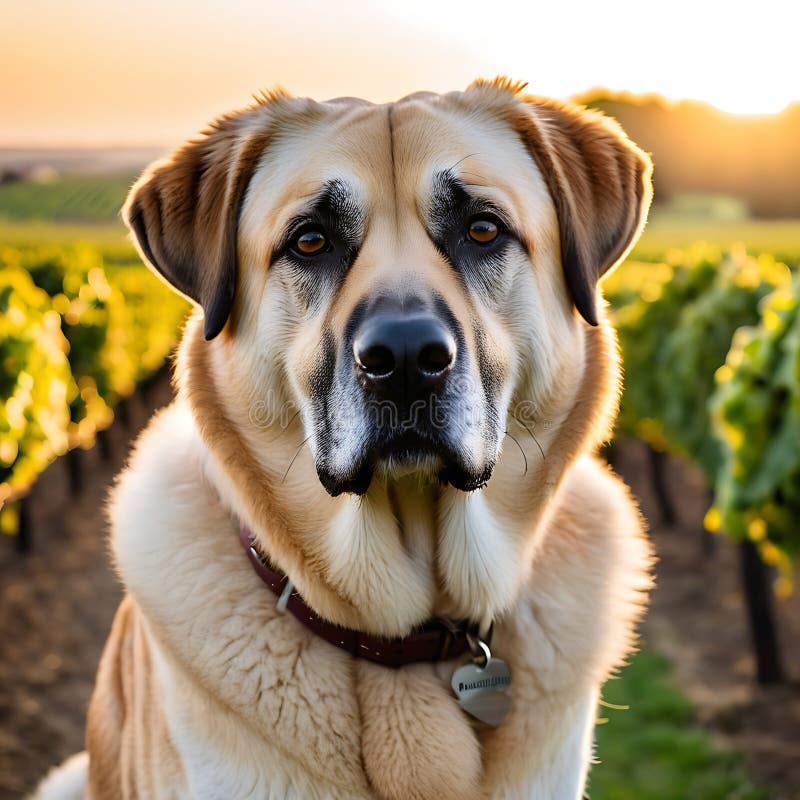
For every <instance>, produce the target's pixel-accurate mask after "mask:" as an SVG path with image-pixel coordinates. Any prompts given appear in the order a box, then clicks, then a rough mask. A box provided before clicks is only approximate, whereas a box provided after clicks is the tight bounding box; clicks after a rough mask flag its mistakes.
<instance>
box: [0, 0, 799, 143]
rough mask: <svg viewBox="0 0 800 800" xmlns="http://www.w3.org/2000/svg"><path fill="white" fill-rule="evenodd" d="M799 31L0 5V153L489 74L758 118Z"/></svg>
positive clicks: (682, 21) (769, 5)
mask: <svg viewBox="0 0 800 800" xmlns="http://www.w3.org/2000/svg"><path fill="white" fill-rule="evenodd" d="M799 28H800V7H798V4H797V3H796V2H787V0H759V2H756V3H735V4H734V3H730V2H729V1H728V2H724V3H723V2H707V1H705V0H693V1H692V2H686V0H674V2H670V3H655V2H654V3H645V2H641V0H636V1H635V2H634V1H633V0H630V1H627V0H624V1H623V0H621V1H612V0H609V1H608V2H592V3H588V2H587V3H580V4H578V3H570V2H565V1H564V0H554V1H553V2H547V3H541V2H536V0H526V1H525V2H508V1H507V0H484V1H483V2H477V1H476V0H458V2H450V0H447V1H445V0H404V2H380V0H373V2H369V1H368V0H328V2H310V0H280V2H275V0H260V1H257V0H229V1H228V2H227V3H224V2H218V1H217V0H214V1H213V2H209V1H207V0H136V2H135V3H120V2H117V1H116V0H73V1H72V2H69V1H67V2H65V0H2V2H0V146H39V145H74V144H80V145H108V144H140V143H141V144H157V145H162V144H171V143H174V142H176V141H178V140H180V139H183V138H185V137H186V136H187V135H189V134H191V133H192V132H194V131H195V130H197V129H198V128H200V127H202V126H203V125H204V123H205V122H206V121H207V120H209V119H210V118H212V117H213V116H214V115H216V114H218V113H220V112H222V111H226V110H228V109H231V108H234V107H236V106H239V105H242V104H244V103H247V102H248V100H249V98H250V96H251V95H252V94H253V93H254V92H256V91H258V90H259V89H264V88H269V87H271V86H275V85H281V86H283V87H285V88H286V89H288V90H289V91H291V92H292V93H294V94H307V95H311V96H314V97H318V98H321V99H324V98H327V97H332V96H337V95H342V94H347V95H359V96H363V97H367V98H369V99H371V100H376V101H385V100H390V99H393V98H396V97H398V96H401V95H403V94H407V93H408V92H411V91H415V90H418V89H431V90H435V91H446V90H449V89H454V88H463V87H464V86H466V84H468V83H469V82H470V81H471V80H472V79H473V78H475V77H478V76H484V77H493V76H494V75H497V74H507V75H510V76H512V77H513V78H515V79H520V80H527V81H528V82H529V84H530V86H529V88H530V90H531V91H533V92H535V93H537V94H544V95H550V96H555V97H567V96H569V95H572V94H575V93H578V92H583V91H585V90H587V89H590V88H592V87H595V86H605V87H608V88H610V89H614V90H622V89H626V90H630V91H632V92H635V93H649V92H657V93H660V94H663V95H665V96H666V97H668V98H672V99H679V98H684V97H687V98H695V99H700V100H705V101H707V102H709V103H712V104H714V105H716V106H718V107H720V108H722V109H724V110H727V111H731V112H735V113H768V112H773V111H779V110H781V109H782V108H783V107H784V106H785V105H786V104H788V103H789V102H791V101H792V100H797V99H800V61H798V55H797V53H798V51H797V32H798V29H799Z"/></svg>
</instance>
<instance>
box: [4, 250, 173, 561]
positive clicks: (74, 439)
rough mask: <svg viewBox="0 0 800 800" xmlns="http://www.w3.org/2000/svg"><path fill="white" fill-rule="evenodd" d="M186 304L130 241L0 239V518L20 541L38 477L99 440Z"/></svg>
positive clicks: (149, 370)
mask: <svg viewBox="0 0 800 800" xmlns="http://www.w3.org/2000/svg"><path fill="white" fill-rule="evenodd" d="M186 311H187V304H186V303H185V302H184V301H182V300H181V299H180V298H178V297H177V296H176V295H175V294H174V293H173V292H171V291H169V290H168V289H167V288H166V287H164V286H163V285H162V284H161V283H160V282H158V281H156V280H154V279H153V278H152V277H151V276H150V275H149V273H147V271H146V270H145V269H144V267H143V266H142V265H141V263H140V262H139V261H138V258H137V256H136V254H135V252H134V251H133V248H132V247H130V246H127V247H126V248H116V249H109V250H104V249H103V248H102V247H99V246H97V245H94V244H90V243H72V244H69V245H37V246H17V247H8V246H6V247H2V248H0V403H2V406H1V408H2V413H1V414H0V504H2V512H0V527H2V530H3V531H4V532H5V533H10V534H18V535H19V539H18V541H19V543H20V545H21V546H22V547H24V546H25V544H26V539H27V536H28V533H29V532H28V531H27V530H26V526H25V520H26V517H25V514H24V498H25V496H26V495H27V494H28V492H29V491H30V489H31V487H32V485H33V484H34V482H35V481H36V478H37V476H38V475H39V474H40V473H41V472H42V471H43V470H44V468H45V467H47V465H48V464H49V463H50V462H51V461H53V459H55V458H56V457H58V456H63V455H66V454H68V453H69V452H70V451H73V450H75V449H76V448H83V449H86V448H89V447H91V446H92V445H93V444H94V443H95V439H96V437H97V435H98V433H99V432H101V431H103V430H105V429H106V428H108V426H109V425H110V424H111V422H112V421H113V419H114V412H115V409H116V408H117V407H118V406H119V404H120V402H121V401H123V400H124V399H125V398H127V397H129V396H130V395H131V394H132V393H133V392H134V390H135V389H136V387H137V385H140V384H142V383H143V382H145V381H147V380H148V379H149V378H151V376H153V375H154V374H155V373H156V372H157V371H158V370H159V369H160V368H161V367H162V365H163V364H164V361H165V359H166V357H167V356H168V354H169V353H170V351H171V349H172V347H173V345H174V343H175V340H176V337H177V332H178V329H179V325H180V322H181V319H182V318H183V316H184V315H185V314H186Z"/></svg>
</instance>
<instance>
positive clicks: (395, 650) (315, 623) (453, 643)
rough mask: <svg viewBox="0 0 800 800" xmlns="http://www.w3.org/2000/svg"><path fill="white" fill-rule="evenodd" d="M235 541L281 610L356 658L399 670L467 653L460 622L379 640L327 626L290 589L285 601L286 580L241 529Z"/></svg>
mask: <svg viewBox="0 0 800 800" xmlns="http://www.w3.org/2000/svg"><path fill="white" fill-rule="evenodd" d="M239 540H240V541H241V543H242V546H243V547H244V549H245V552H246V553H247V556H248V558H249V559H250V563H251V564H252V565H253V569H254V570H255V571H256V574H257V575H258V577H259V578H261V580H262V581H264V583H266V584H267V586H269V588H270V589H272V591H273V592H274V593H275V594H276V595H277V596H278V597H282V599H283V600H284V601H285V608H286V609H288V610H289V611H291V612H292V614H294V616H295V617H296V618H297V620H298V621H299V622H301V623H302V624H303V625H305V626H306V627H307V628H308V629H309V630H310V631H313V632H314V633H315V634H316V635H317V636H319V637H320V638H322V639H324V640H325V641H326V642H330V643H331V644H332V645H335V646H336V647H339V648H341V649H342V650H346V651H347V652H348V653H350V655H352V656H355V657H356V658H364V659H366V660H367V661H373V662H375V663H376V664H382V665H383V666H386V667H402V666H403V665H404V664H414V663H416V662H419V661H444V660H446V659H448V658H455V657H456V656H460V655H462V654H463V653H465V652H467V650H468V649H469V645H468V642H467V633H468V632H471V630H470V627H469V625H468V623H467V622H463V621H462V622H452V621H451V620H446V619H432V620H430V621H429V622H426V623H425V624H424V625H422V626H420V627H419V628H417V629H416V630H414V631H413V632H412V633H410V634H409V635H408V636H404V637H403V638H401V639H383V638H381V637H379V636H372V635H370V634H367V633H362V632H361V631H356V630H351V629H349V628H341V627H339V626H338V625H335V624H334V623H332V622H328V621H327V620H325V619H322V618H321V617H320V616H319V615H318V614H317V613H316V612H315V611H313V610H312V609H311V608H309V607H308V606H307V605H306V603H305V601H304V600H303V598H302V597H301V596H300V595H299V593H298V592H296V591H294V589H293V588H290V589H289V590H288V591H289V592H290V593H289V594H288V598H287V597H286V596H285V590H286V589H287V584H288V578H287V577H286V575H284V574H283V573H282V572H281V571H280V570H277V569H275V568H274V567H272V566H271V565H270V563H269V560H268V559H267V558H265V557H264V556H262V555H261V554H260V553H259V551H258V549H257V547H256V544H255V541H254V539H253V535H252V534H251V533H250V531H249V530H248V529H247V528H246V527H245V526H242V527H241V528H240V529H239Z"/></svg>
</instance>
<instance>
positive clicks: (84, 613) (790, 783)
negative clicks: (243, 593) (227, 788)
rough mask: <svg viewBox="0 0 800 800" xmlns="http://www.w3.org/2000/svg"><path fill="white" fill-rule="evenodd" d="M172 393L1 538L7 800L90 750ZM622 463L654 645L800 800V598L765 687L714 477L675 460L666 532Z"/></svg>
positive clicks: (622, 458)
mask: <svg viewBox="0 0 800 800" xmlns="http://www.w3.org/2000/svg"><path fill="white" fill-rule="evenodd" d="M169 399H170V388H169V383H168V381H167V380H166V377H163V378H162V379H160V380H159V381H158V382H156V383H155V384H154V386H153V387H152V389H151V391H150V392H149V393H148V395H147V397H146V398H144V399H143V398H138V399H137V400H136V401H135V402H134V404H133V407H132V409H131V413H130V414H129V417H130V422H129V424H128V426H127V427H126V426H123V425H121V424H119V423H116V424H115V425H114V426H113V427H112V429H111V431H110V432H109V439H110V443H111V458H110V459H109V460H103V459H102V458H101V457H100V454H99V452H97V448H95V450H92V451H90V452H87V453H82V454H81V455H82V461H83V473H84V480H85V486H84V489H83V491H82V492H81V494H80V496H79V497H78V498H77V499H73V498H71V497H70V496H69V492H68V486H67V480H66V470H65V468H64V465H63V463H58V462H57V463H55V464H54V465H53V466H52V467H51V468H50V469H49V470H48V471H47V472H46V473H45V474H44V475H43V476H42V478H41V480H40V481H39V482H38V484H37V487H36V490H35V498H34V500H33V502H32V503H31V507H32V513H33V528H34V537H35V538H34V544H33V551H32V552H31V553H30V554H29V555H27V556H20V555H18V554H17V553H16V552H15V551H14V549H13V546H12V543H11V542H10V541H5V540H0V800H11V798H20V797H22V796H24V794H25V793H26V792H27V791H29V790H30V789H31V788H32V787H33V786H34V785H35V783H36V782H37V780H38V779H39V778H40V777H41V776H42V775H43V774H44V773H45V772H46V771H47V769H48V768H49V767H50V766H52V765H53V764H56V763H58V762H59V761H61V760H62V759H64V758H65V757H67V756H68V755H70V754H71V753H73V752H75V751H77V750H80V749H82V747H83V744H82V742H83V725H84V716H85V713H86V706H87V703H88V701H89V696H90V693H91V690H92V685H93V682H94V674H95V670H96V667H97V662H98V659H99V657H100V652H101V650H102V647H103V643H104V641H105V638H106V636H107V634H108V630H109V627H110V625H111V620H112V618H113V615H114V611H115V610H116V606H117V603H118V602H119V599H120V588H119V585H118V583H117V580H116V578H115V576H114V574H113V571H112V570H111V568H110V565H109V560H108V557H107V552H106V545H105V532H106V522H105V515H104V504H105V498H106V496H107V494H108V490H109V488H110V486H111V484H112V482H113V479H114V476H115V475H116V474H117V472H118V471H119V470H120V468H121V467H122V465H123V463H124V460H125V458H126V455H127V450H128V447H129V442H130V440H131V439H132V438H133V437H134V436H135V434H136V433H137V432H138V430H139V429H140V428H141V426H142V425H143V424H144V423H145V422H146V420H147V419H148V418H149V416H150V414H151V413H152V411H153V409H155V408H157V407H159V406H161V405H164V404H165V403H167V402H169ZM614 459H615V463H616V467H617V469H618V470H619V472H620V473H621V474H622V475H623V477H624V478H625V479H626V480H627V481H628V483H629V484H630V485H631V487H632V488H633V489H634V492H635V493H636V494H637V495H638V496H639V498H640V501H641V503H642V508H643V511H644V512H645V515H646V516H647V517H648V519H650V520H651V523H652V535H653V538H654V540H655V542H656V547H657V549H658V552H659V556H660V563H659V566H658V589H657V590H656V592H655V595H654V598H653V605H652V608H651V612H650V614H649V616H648V620H647V623H646V628H645V641H646V644H647V645H648V646H650V647H654V648H656V649H657V650H659V651H661V652H662V653H664V654H666V655H667V657H669V658H670V660H672V661H673V663H674V664H675V666H676V671H677V680H678V683H679V685H680V686H681V688H682V690H683V691H684V692H686V693H687V694H688V695H689V696H690V697H691V699H692V700H693V701H694V702H695V703H696V705H697V716H698V720H699V721H700V722H701V724H703V726H704V727H706V728H707V729H709V730H710V731H712V733H713V734H714V735H715V737H717V738H718V739H719V740H720V742H721V743H723V744H724V745H726V746H728V747H732V748H735V749H737V750H739V751H740V752H742V753H744V754H745V759H746V763H747V767H748V769H749V771H750V773H751V774H752V776H753V778H754V780H755V781H756V782H758V783H761V784H769V785H772V786H774V787H775V789H776V800H798V798H800V689H799V688H798V684H797V682H796V681H797V679H798V678H800V675H798V666H799V665H800V598H798V597H797V596H796V597H795V598H794V599H793V600H792V601H791V603H787V604H783V605H782V607H781V608H780V618H781V634H782V640H783V644H784V651H785V652H784V656H785V660H786V662H787V664H788V665H789V666H790V670H791V671H793V678H794V680H795V683H794V685H793V686H790V687H783V688H778V689H772V690H765V689H758V688H756V687H754V684H753V681H752V675H753V664H752V659H751V658H750V656H749V641H748V632H747V628H746V625H745V621H744V614H743V610H742V608H741V602H742V601H741V595H740V593H739V589H738V565H737V563H736V551H735V548H734V547H732V546H731V545H730V544H729V543H728V542H727V541H724V540H720V541H719V542H718V544H717V547H716V549H715V552H714V554H713V555H712V556H704V555H703V552H702V540H701V535H700V533H699V531H700V520H701V519H702V516H703V513H704V512H705V504H706V492H705V489H704V487H703V484H702V481H701V480H700V479H699V478H698V476H697V475H696V474H695V473H694V472H692V470H690V469H688V468H687V467H686V466H685V465H683V464H681V463H679V462H670V465H669V469H668V481H669V485H670V489H671V494H672V497H674V498H675V499H676V500H677V501H678V512H679V513H678V516H679V520H678V523H677V524H676V525H674V526H665V525H663V524H661V522H660V520H659V515H658V510H657V506H656V504H655V501H654V497H653V494H652V489H651V486H650V481H649V465H648V462H647V458H646V452H645V450H644V449H643V447H642V446H641V445H639V444H638V443H636V442H625V443H622V444H621V445H619V446H617V447H616V448H615V455H614Z"/></svg>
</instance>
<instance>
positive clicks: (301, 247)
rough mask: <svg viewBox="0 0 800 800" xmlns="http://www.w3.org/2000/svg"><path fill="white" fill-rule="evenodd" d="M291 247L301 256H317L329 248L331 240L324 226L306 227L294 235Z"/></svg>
mask: <svg viewBox="0 0 800 800" xmlns="http://www.w3.org/2000/svg"><path fill="white" fill-rule="evenodd" d="M290 247H291V248H292V250H294V251H295V252H296V253H298V254H299V255H301V256H316V255H318V254H319V253H324V252H326V251H327V250H328V247H329V242H328V237H327V236H326V235H325V231H324V230H322V228H306V229H305V230H303V231H301V232H300V233H298V234H296V235H295V236H294V238H293V239H292V241H291V243H290Z"/></svg>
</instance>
